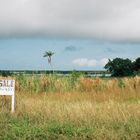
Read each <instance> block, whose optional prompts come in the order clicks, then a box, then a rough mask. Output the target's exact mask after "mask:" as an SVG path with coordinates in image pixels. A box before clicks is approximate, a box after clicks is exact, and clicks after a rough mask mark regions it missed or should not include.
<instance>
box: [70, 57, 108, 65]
mask: <svg viewBox="0 0 140 140" xmlns="http://www.w3.org/2000/svg"><path fill="white" fill-rule="evenodd" d="M107 62H108V59H107V58H102V59H101V60H96V59H87V58H78V59H75V60H73V61H72V63H73V64H74V65H77V66H88V67H96V66H105V64H107Z"/></svg>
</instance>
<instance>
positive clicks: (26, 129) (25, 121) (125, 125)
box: [0, 113, 140, 140]
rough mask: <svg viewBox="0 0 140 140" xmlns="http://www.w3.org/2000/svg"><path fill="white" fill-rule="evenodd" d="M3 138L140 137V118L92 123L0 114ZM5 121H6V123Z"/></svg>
mask: <svg viewBox="0 0 140 140" xmlns="http://www.w3.org/2000/svg"><path fill="white" fill-rule="evenodd" d="M0 117H4V118H5V120H3V122H0V124H1V125H0V130H1V131H0V139H3V140H15V139H20V140H25V139H39V140H43V139H44V140H46V139H54V140H55V139H79V140H80V139H106V140H108V139H117V140H118V139H122V140H123V139H124V140H125V139H126V140H129V139H130V140H131V139H135V140H136V139H137V140H138V139H140V125H139V124H140V120H135V119H130V120H128V121H127V122H123V121H116V122H114V121H105V120H98V119H95V120H94V121H93V122H92V123H91V125H87V124H81V125H77V124H76V123H72V122H63V123H61V122H58V121H53V120H52V121H50V120H49V121H47V120H43V121H42V119H39V118H30V116H28V115H25V116H23V117H17V116H11V114H8V113H5V114H3V116H2V115H0ZM4 121H5V122H4Z"/></svg>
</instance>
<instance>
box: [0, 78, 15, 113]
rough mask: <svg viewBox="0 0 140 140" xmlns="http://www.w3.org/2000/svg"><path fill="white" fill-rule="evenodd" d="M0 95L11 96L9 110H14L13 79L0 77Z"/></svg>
mask: <svg viewBox="0 0 140 140" xmlns="http://www.w3.org/2000/svg"><path fill="white" fill-rule="evenodd" d="M0 95H10V96H12V100H11V111H12V112H14V102H15V101H14V98H15V97H14V96H15V80H9V79H0Z"/></svg>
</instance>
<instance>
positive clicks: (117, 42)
mask: <svg viewBox="0 0 140 140" xmlns="http://www.w3.org/2000/svg"><path fill="white" fill-rule="evenodd" d="M139 25H140V1H139V0H12V1H11V0H0V69H17V70H18V69H32V70H37V69H50V68H49V65H48V64H47V60H46V59H44V58H43V57H42V56H43V53H44V52H45V51H48V50H52V51H54V52H55V55H54V56H53V58H52V61H53V65H54V68H55V69H59V70H64V69H65V70H66V69H68V70H72V69H82V70H95V69H103V66H104V64H105V63H107V60H108V58H111V59H112V58H116V57H122V58H130V59H132V60H133V59H135V58H136V57H139V56H140V26H139Z"/></svg>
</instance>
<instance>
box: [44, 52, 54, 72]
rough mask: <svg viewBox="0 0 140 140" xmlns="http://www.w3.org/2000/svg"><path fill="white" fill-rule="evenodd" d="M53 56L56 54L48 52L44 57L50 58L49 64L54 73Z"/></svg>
mask: <svg viewBox="0 0 140 140" xmlns="http://www.w3.org/2000/svg"><path fill="white" fill-rule="evenodd" d="M53 55H54V52H52V51H46V52H45V54H44V55H43V57H48V63H49V64H50V66H51V69H52V71H53V67H52V56H53ZM53 72H54V71H53Z"/></svg>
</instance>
